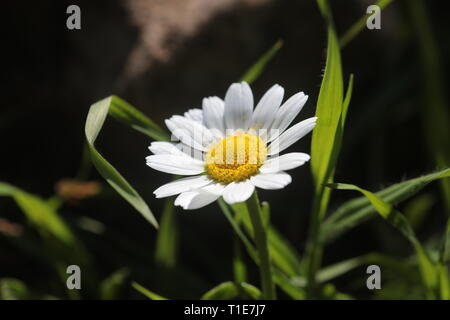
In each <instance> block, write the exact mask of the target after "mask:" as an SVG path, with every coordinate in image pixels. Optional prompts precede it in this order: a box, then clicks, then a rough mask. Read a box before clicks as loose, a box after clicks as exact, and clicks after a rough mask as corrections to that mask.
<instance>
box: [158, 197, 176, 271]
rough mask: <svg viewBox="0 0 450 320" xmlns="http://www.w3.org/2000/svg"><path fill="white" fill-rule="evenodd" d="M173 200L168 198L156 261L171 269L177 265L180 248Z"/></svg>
mask: <svg viewBox="0 0 450 320" xmlns="http://www.w3.org/2000/svg"><path fill="white" fill-rule="evenodd" d="M173 201H174V200H173V199H172V198H169V199H167V200H166V203H165V206H164V211H163V213H162V217H161V226H160V228H159V230H158V235H157V238H156V250H155V261H156V263H158V264H159V265H160V266H163V267H166V268H169V269H170V268H173V267H175V265H176V259H177V249H178V228H177V223H176V221H175V216H174V214H175V212H174V204H173Z"/></svg>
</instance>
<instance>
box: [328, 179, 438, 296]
mask: <svg viewBox="0 0 450 320" xmlns="http://www.w3.org/2000/svg"><path fill="white" fill-rule="evenodd" d="M327 186H328V187H330V188H334V189H339V190H355V191H359V192H361V193H362V194H363V195H364V196H366V197H367V199H368V200H369V201H370V203H371V204H372V206H373V207H374V208H375V209H376V210H377V212H378V213H379V215H380V216H381V217H382V218H384V219H385V220H387V221H388V222H389V223H390V224H392V225H393V226H394V227H395V228H396V229H397V230H398V231H400V232H401V233H402V234H403V235H404V236H405V237H406V238H407V239H408V240H409V241H410V242H411V244H412V245H413V246H414V249H415V250H416V255H417V259H418V261H419V268H420V271H421V275H422V280H423V284H424V286H425V288H426V289H427V296H428V298H435V294H436V292H437V286H438V278H437V272H436V268H435V265H434V264H433V262H432V261H431V259H430V258H429V256H428V254H427V252H426V251H425V250H424V249H423V247H422V245H421V244H420V242H419V240H418V239H417V237H416V235H415V233H414V230H413V229H412V227H411V226H410V224H409V222H408V220H407V219H406V218H405V216H404V215H403V214H402V213H401V212H399V211H398V210H396V209H395V208H394V207H393V206H392V205H391V204H389V203H387V202H385V201H383V200H382V199H381V198H379V197H378V196H377V195H376V194H374V193H372V192H370V191H367V190H365V189H362V188H360V187H358V186H355V185H351V184H344V183H333V184H329V185H327Z"/></svg>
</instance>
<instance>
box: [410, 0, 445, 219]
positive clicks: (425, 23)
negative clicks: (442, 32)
mask: <svg viewBox="0 0 450 320" xmlns="http://www.w3.org/2000/svg"><path fill="white" fill-rule="evenodd" d="M407 4H408V8H409V11H410V15H411V17H412V20H413V27H414V31H415V32H414V35H415V37H414V38H415V39H417V41H418V50H419V53H420V57H421V62H422V69H423V77H422V79H424V80H423V86H421V87H423V88H424V94H423V103H422V107H423V109H422V110H423V116H422V119H423V122H424V125H423V126H422V127H423V129H424V134H425V138H426V141H427V143H426V145H427V146H428V147H429V150H430V153H431V155H432V157H433V158H434V162H435V163H436V166H438V167H439V168H445V167H448V166H449V165H450V148H449V146H450V113H449V105H448V101H447V87H446V84H445V73H444V70H445V68H444V65H445V64H444V63H443V61H442V57H441V53H440V50H439V46H438V41H437V40H436V39H435V32H433V28H432V24H431V22H430V19H429V18H428V14H427V7H426V6H425V3H424V1H422V0H416V1H408V2H407ZM440 182H441V190H442V195H443V198H444V201H445V205H446V209H447V214H448V215H449V216H450V180H442V181H440Z"/></svg>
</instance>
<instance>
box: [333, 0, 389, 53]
mask: <svg viewBox="0 0 450 320" xmlns="http://www.w3.org/2000/svg"><path fill="white" fill-rule="evenodd" d="M393 1H394V0H378V1H377V2H376V3H375V5H377V6H378V7H380V10H383V9H384V8H386V7H387V6H388V5H389V4H391V3H392V2H393ZM366 23H367V15H364V16H362V17H361V18H360V19H359V20H358V21H356V22H355V23H354V24H353V25H352V26H351V27H350V29H348V30H347V32H345V33H344V35H343V36H342V37H341V38H340V40H339V43H340V46H341V48H343V47H345V46H346V45H347V44H349V43H350V42H351V41H352V40H353V39H354V38H355V37H356V36H357V35H359V34H360V33H361V31H363V30H364V29H366Z"/></svg>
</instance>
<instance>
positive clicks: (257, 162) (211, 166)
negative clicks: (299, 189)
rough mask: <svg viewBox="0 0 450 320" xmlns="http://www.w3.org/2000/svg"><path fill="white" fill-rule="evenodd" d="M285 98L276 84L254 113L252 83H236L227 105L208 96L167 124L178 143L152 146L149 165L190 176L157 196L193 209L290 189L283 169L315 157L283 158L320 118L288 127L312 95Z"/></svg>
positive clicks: (289, 155)
mask: <svg viewBox="0 0 450 320" xmlns="http://www.w3.org/2000/svg"><path fill="white" fill-rule="evenodd" d="M283 95H284V89H283V88H282V87H281V86H279V85H274V86H273V87H272V88H270V89H269V90H268V91H267V92H266V93H265V94H264V96H263V97H262V98H261V100H260V101H259V103H258V104H257V105H256V108H255V109H254V110H253V94H252V91H251V89H250V87H249V85H248V84H247V83H246V82H241V83H234V84H232V85H231V86H230V88H229V89H228V91H227V93H226V95H225V101H223V100H222V99H220V98H218V97H209V98H204V99H203V106H202V109H191V110H189V111H188V112H186V113H185V114H184V116H178V115H175V116H173V117H171V118H170V119H168V120H166V125H167V127H168V128H169V130H170V131H171V132H172V135H173V137H175V140H176V141H177V142H174V143H170V142H153V143H152V144H151V145H150V147H149V149H150V151H151V152H152V153H153V155H151V156H148V157H147V158H146V160H147V165H148V166H149V167H151V168H153V169H155V170H159V171H162V172H166V173H170V174H175V175H186V176H189V177H185V178H181V179H179V180H176V181H173V182H170V183H167V184H165V185H163V186H161V187H159V188H158V189H156V190H155V191H154V194H155V195H156V197H157V198H163V197H169V196H173V195H178V197H177V198H176V200H175V205H177V206H181V207H183V208H184V209H186V210H192V209H198V208H201V207H203V206H206V205H208V204H210V203H212V202H214V201H216V200H217V199H218V198H219V197H223V199H224V200H225V201H226V202H227V203H229V204H233V203H237V202H244V201H246V200H247V199H248V198H249V197H250V196H251V195H252V193H253V192H254V190H255V187H258V188H261V189H270V190H274V189H282V188H284V187H285V186H286V185H288V184H289V183H290V182H291V180H292V179H291V176H290V175H289V174H287V173H286V172H284V171H286V170H290V169H293V168H296V167H298V166H301V165H303V164H304V163H305V162H307V161H308V160H309V159H310V156H309V155H308V154H306V153H300V152H293V153H287V154H284V155H281V156H279V155H278V154H279V153H280V152H282V151H283V150H285V149H286V148H288V147H289V146H291V145H292V144H293V143H295V142H297V141H298V140H299V139H301V138H302V137H303V136H305V135H306V134H308V133H309V132H310V131H311V130H312V129H313V128H314V126H315V125H316V120H317V118H316V117H313V118H309V119H306V120H303V121H301V122H299V123H297V124H295V125H294V126H292V127H291V128H289V129H287V128H288V127H289V125H290V124H291V122H292V121H293V120H294V119H295V117H296V116H297V115H298V113H299V112H300V110H301V109H302V107H303V106H304V105H305V103H306V101H307V99H308V96H307V95H305V94H304V93H303V92H299V93H297V94H295V95H293V96H292V97H291V98H290V99H288V100H287V101H286V102H285V103H284V104H283V105H281V102H282V100H283ZM280 105H281V107H280ZM286 129H287V130H286Z"/></svg>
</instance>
